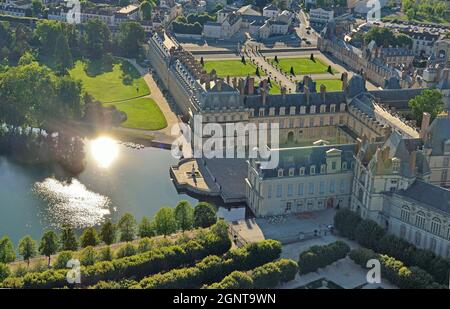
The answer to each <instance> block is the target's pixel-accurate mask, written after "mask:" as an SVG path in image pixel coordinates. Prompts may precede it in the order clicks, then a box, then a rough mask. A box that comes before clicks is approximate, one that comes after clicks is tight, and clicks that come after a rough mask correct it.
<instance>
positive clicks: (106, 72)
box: [70, 60, 150, 103]
mask: <svg viewBox="0 0 450 309" xmlns="http://www.w3.org/2000/svg"><path fill="white" fill-rule="evenodd" d="M70 75H71V76H72V77H74V78H76V79H79V80H81V81H82V82H83V88H84V89H85V90H86V91H87V92H88V93H90V94H91V95H92V96H93V97H94V98H95V99H96V100H98V101H101V102H103V103H107V102H114V101H121V100H126V99H130V98H135V97H139V96H144V95H148V94H150V90H149V88H148V87H147V84H146V83H145V81H144V79H143V78H142V77H141V76H140V74H139V72H138V71H137V70H136V69H135V68H134V67H133V66H132V65H131V64H130V63H128V62H127V61H122V60H115V62H114V63H113V64H112V67H111V66H109V67H108V65H104V64H103V63H101V61H93V62H87V61H81V60H79V61H77V62H76V63H75V67H74V68H73V69H71V70H70Z"/></svg>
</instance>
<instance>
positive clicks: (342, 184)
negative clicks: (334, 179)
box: [339, 180, 345, 193]
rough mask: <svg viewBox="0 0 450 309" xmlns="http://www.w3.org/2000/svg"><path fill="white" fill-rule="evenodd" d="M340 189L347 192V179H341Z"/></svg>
mask: <svg viewBox="0 0 450 309" xmlns="http://www.w3.org/2000/svg"><path fill="white" fill-rule="evenodd" d="M339 190H341V193H344V192H345V180H341V183H340V184H339Z"/></svg>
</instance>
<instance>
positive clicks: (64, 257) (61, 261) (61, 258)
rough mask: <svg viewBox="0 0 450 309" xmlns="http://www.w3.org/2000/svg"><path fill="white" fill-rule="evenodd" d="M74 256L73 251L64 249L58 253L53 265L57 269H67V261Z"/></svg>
mask: <svg viewBox="0 0 450 309" xmlns="http://www.w3.org/2000/svg"><path fill="white" fill-rule="evenodd" d="M72 257H73V252H72V251H62V252H60V253H59V254H58V257H57V258H56V261H55V262H54V263H53V267H54V268H56V269H65V268H66V267H67V262H68V261H70V260H71V259H72Z"/></svg>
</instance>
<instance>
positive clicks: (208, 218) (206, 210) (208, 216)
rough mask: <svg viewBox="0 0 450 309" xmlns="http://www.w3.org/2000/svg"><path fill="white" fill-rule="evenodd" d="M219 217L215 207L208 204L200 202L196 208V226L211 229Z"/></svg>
mask: <svg viewBox="0 0 450 309" xmlns="http://www.w3.org/2000/svg"><path fill="white" fill-rule="evenodd" d="M216 221H217V216H216V210H215V209H214V206H212V205H211V204H209V203H206V202H200V203H198V204H197V206H195V208H194V226H195V227H203V228H205V227H209V226H211V225H213V224H214V223H216Z"/></svg>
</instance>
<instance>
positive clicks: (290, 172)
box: [289, 168, 294, 176]
mask: <svg viewBox="0 0 450 309" xmlns="http://www.w3.org/2000/svg"><path fill="white" fill-rule="evenodd" d="M289 176H294V169H293V168H290V169H289Z"/></svg>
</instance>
